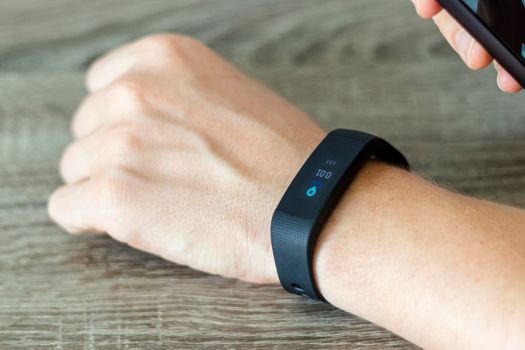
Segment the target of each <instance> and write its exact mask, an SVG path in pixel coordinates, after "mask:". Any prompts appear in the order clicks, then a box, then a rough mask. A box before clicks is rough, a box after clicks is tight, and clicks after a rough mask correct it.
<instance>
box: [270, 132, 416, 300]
mask: <svg viewBox="0 0 525 350" xmlns="http://www.w3.org/2000/svg"><path fill="white" fill-rule="evenodd" d="M370 158H375V159H378V160H381V161H384V162H387V163H391V164H394V165H397V166H400V167H403V168H406V169H408V162H407V161H406V159H405V157H404V156H403V155H402V154H401V153H400V152H399V151H398V150H396V149H395V148H394V147H393V146H391V145H390V144H389V143H388V142H386V141H384V140H383V139H380V138H378V137H375V136H372V135H369V134H366V133H363V132H359V131H353V130H344V129H338V130H334V131H332V132H330V133H329V134H328V135H327V136H326V137H325V139H324V140H323V141H322V142H321V143H320V144H319V146H317V148H316V149H315V151H314V152H313V153H312V154H311V155H310V157H309V158H308V160H307V161H306V162H305V163H304V165H303V166H302V168H301V170H299V173H297V175H296V176H295V178H294V179H293V181H292V183H291V184H290V186H289V187H288V189H287V190H286V192H285V193H284V196H283V198H282V199H281V201H280V202H279V205H278V206H277V209H276V210H275V212H274V214H273V218H272V224H271V235H272V249H273V255H274V258H275V264H276V266H277V273H278V274H279V279H280V281H281V284H282V286H283V287H284V289H286V290H287V291H289V292H291V293H295V294H302V295H304V296H308V297H310V298H313V299H319V300H324V298H323V297H322V295H321V294H320V293H319V290H318V289H317V287H316V284H315V281H314V276H313V269H312V255H313V250H314V246H315V242H316V241H317V237H318V235H319V232H320V231H321V229H322V227H323V224H324V222H325V221H326V219H327V218H328V216H329V215H330V213H331V211H332V210H333V208H334V207H335V206H336V204H337V203H338V201H339V199H340V198H341V196H342V195H343V193H344V191H345V190H346V189H347V188H348V186H349V185H350V183H351V182H352V180H353V178H354V177H355V175H356V174H357V172H358V171H359V169H360V168H361V167H362V165H363V164H364V162H365V161H366V160H368V159H370Z"/></svg>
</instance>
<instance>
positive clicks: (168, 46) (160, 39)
mask: <svg viewBox="0 0 525 350" xmlns="http://www.w3.org/2000/svg"><path fill="white" fill-rule="evenodd" d="M142 44H143V45H144V47H145V48H146V49H147V50H149V51H150V52H155V53H156V57H157V58H158V60H159V61H160V62H161V63H166V64H173V63H175V64H178V65H184V64H185V63H190V61H191V59H189V56H188V52H190V51H195V50H197V49H199V48H200V47H203V46H204V45H203V44H202V43H201V42H199V41H198V40H196V39H194V38H191V37H188V36H185V35H181V34H154V35H150V36H148V37H146V38H144V39H142Z"/></svg>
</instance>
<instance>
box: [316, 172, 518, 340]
mask: <svg viewBox="0 0 525 350" xmlns="http://www.w3.org/2000/svg"><path fill="white" fill-rule="evenodd" d="M524 227H525V213H524V212H523V211H522V210H519V209H515V208H509V207H505V206H502V205H497V204H492V203H488V202H484V201H480V200H476V199H472V198H467V197H464V196H461V195H458V194H455V193H452V192H449V191H446V190H444V189H441V188H439V187H437V186H434V185H432V184H430V183H428V182H426V181H424V180H423V179H421V178H419V177H417V176H416V175H414V174H410V173H408V172H405V171H402V170H398V169H395V168H393V167H390V166H387V165H382V164H377V163H372V162H370V164H368V165H367V166H366V167H365V168H364V169H363V171H362V172H361V173H360V175H359V176H358V177H357V179H356V180H355V181H354V183H353V184H352V185H351V187H350V190H349V191H348V192H347V193H346V194H345V196H344V197H343V199H342V201H341V202H340V205H339V206H338V208H337V209H336V211H335V212H334V213H333V215H332V216H331V218H330V220H329V221H328V223H327V225H326V226H325V228H324V230H323V233H322V234H321V236H320V238H319V242H318V244H317V248H316V253H315V273H316V279H317V283H318V285H319V288H320V290H321V292H322V294H323V295H324V296H325V297H326V298H327V300H328V301H329V302H330V303H332V304H334V305H335V306H337V307H340V308H342V309H344V310H346V311H348V312H351V313H354V314H356V315H359V316H361V317H363V318H366V319H368V320H371V321H373V322H375V323H377V324H380V325H382V326H384V327H386V328H388V329H390V330H392V331H394V332H396V333H398V334H400V335H402V336H404V337H405V338H407V339H409V340H411V341H413V342H415V343H417V344H419V345H421V346H424V347H425V348H454V349H456V348H473V349H474V348H475V349H481V348H487V349H494V348H503V347H505V346H504V345H505V343H503V342H508V343H506V345H507V346H506V347H505V348H518V347H519V346H518V342H519V344H520V345H521V347H523V346H524V344H525V334H524V331H523V329H525V318H524V317H523V313H524V312H525V303H524V301H523V299H524V296H525V283H524V282H523V278H522V277H523V273H524V272H525V234H524V232H523V230H524ZM511 345H512V346H511Z"/></svg>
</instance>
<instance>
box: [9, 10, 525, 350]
mask: <svg viewBox="0 0 525 350" xmlns="http://www.w3.org/2000/svg"><path fill="white" fill-rule="evenodd" d="M156 31H178V32H183V33H186V34H190V35H193V36H196V37H198V38H200V39H202V40H204V41H205V42H207V43H208V44H209V45H210V46H211V47H213V48H214V49H216V50H218V51H219V52H220V53H222V54H223V55H224V56H225V57H227V58H228V59H229V60H231V61H233V62H235V63H236V64H237V65H239V66H240V67H241V68H242V69H243V70H244V71H246V72H248V73H249V74H251V75H254V76H256V77H258V78H259V79H261V80H263V81H264V82H266V83H267V84H268V85H270V86H271V87H273V88H275V89H277V90H278V91H279V92H281V93H282V94H284V95H285V96H287V97H288V98H289V99H291V100H292V101H294V102H295V103H296V104H298V105H299V106H301V107H302V108H303V109H305V110H306V111H307V112H309V113H310V114H311V115H312V116H314V118H315V119H317V120H318V121H319V122H320V123H321V124H322V125H323V126H324V127H326V128H333V127H351V128H358V129H363V130H369V131H371V132H375V133H378V134H381V135H384V136H385V137H388V138H389V139H392V140H393V141H394V143H396V144H397V145H399V147H400V148H401V149H402V150H403V151H404V152H405V153H406V154H407V155H408V157H409V159H411V161H412V163H413V166H414V168H415V169H416V171H419V172H421V173H422V174H425V175H427V176H429V177H432V178H434V179H435V180H436V181H438V182H440V183H442V184H445V185H447V186H450V187H452V188H455V189H457V190H459V191H463V192H466V193H468V194H471V195H475V196H479V197H483V198H488V199H493V200H498V201H502V202H506V203H510V204H514V205H519V206H524V205H525V186H524V185H525V154H524V153H523V149H524V146H525V137H524V136H525V113H524V112H523V103H522V101H521V96H507V95H503V94H502V93H500V92H499V91H497V88H496V85H495V82H494V73H493V72H492V71H490V70H488V71H485V72H483V73H470V72H468V71H467V69H466V68H464V67H463V66H462V65H461V64H460V63H459V60H458V59H457V58H456V57H455V55H454V54H453V53H452V52H451V50H450V49H449V48H448V47H447V46H446V44H445V43H444V41H443V39H442V38H441V37H440V36H439V34H438V33H437V31H436V30H435V29H434V28H433V26H432V25H431V24H425V23H420V22H419V21H418V19H417V18H416V17H415V15H414V13H413V9H412V8H411V5H410V4H409V2H408V1H406V2H393V1H390V0H376V1H373V2H371V1H367V0H353V1H346V0H331V1H329V2H327V1H321V0H304V1H303V0H301V1H299V0H295V1H277V0H264V1H257V2H246V1H241V0H231V1H230V0H217V1H213V2H211V1H205V0H194V1H192V0H186V1H180V0H179V1H173V0H149V1H147V2H144V1H138V0H133V1H128V0H114V1H111V2H108V1H105V0H95V1H90V2H84V1H70V0H52V1H46V2H43V1H37V0H6V1H2V2H0V348H10V349H12V348H24V349H26V348H31V349H40V348H42V349H43V348H46V349H47V348H50V347H53V348H57V349H60V348H62V349H69V348H86V349H89V348H101V349H104V348H107V349H115V348H118V349H134V348H137V349H138V348H141V349H144V348H146V349H155V348H165V347H173V348H192V349H195V348H247V347H249V348H269V347H275V348H280V347H287V348H301V347H303V348H313V347H315V348H352V349H386V348H388V349H395V348H399V349H412V348H415V347H414V346H413V345H411V344H409V343H407V342H406V341H404V340H402V339H400V338H398V337H396V336H395V335H392V334H391V333H389V332H387V331H385V330H383V329H381V328H379V327H377V326H375V325H372V324H370V323H367V322H366V321H363V320H360V319H359V318H357V317H353V316H351V315H347V314H345V313H343V312H341V311H338V310H336V309H334V308H332V307H330V306H328V305H322V304H318V303H314V302H305V301H304V300H302V299H299V298H295V297H294V296H290V295H287V294H286V293H284V292H282V291H281V290H280V288H278V287H276V286H256V285H251V284H248V283H243V282H239V281H233V280H228V279H224V278H220V277H216V276H208V275H205V274H202V273H198V272H195V271H192V270H190V269H187V268H185V267H180V266H176V265H174V264H171V263H168V262H165V261H163V260H161V259H158V258H155V257H152V256H149V255H147V254H144V253H140V252H137V251H134V250H131V249H129V248H127V247H126V246H123V245H121V244H119V243H116V242H113V241H111V240H110V239H108V238H105V237H71V236H68V235H65V234H63V233H62V232H60V230H59V229H58V228H57V227H56V226H54V225H53V224H52V223H51V222H50V221H49V219H48V218H47V215H46V201H47V197H48V195H49V193H51V191H52V190H53V189H54V188H55V187H57V186H58V185H59V184H60V180H59V177H58V174H57V171H56V164H57V162H58V160H59V157H60V153H61V151H62V149H63V148H64V146H65V145H66V144H67V143H68V142H69V140H70V136H69V135H68V130H69V125H68V124H69V119H70V116H71V114H72V113H73V111H74V109H75V107H76V105H77V104H78V103H79V101H80V100H81V99H82V96H83V94H84V89H83V87H82V79H83V77H82V75H83V73H82V72H83V70H84V69H85V67H86V65H87V64H88V63H89V62H91V61H92V60H93V58H94V57H96V56H98V55H100V54H101V53H102V52H104V51H106V50H108V49H110V48H111V47H114V46H115V45H117V44H120V43H123V42H126V41H129V40H132V39H135V38H138V37H140V36H142V35H145V34H147V33H151V32H156Z"/></svg>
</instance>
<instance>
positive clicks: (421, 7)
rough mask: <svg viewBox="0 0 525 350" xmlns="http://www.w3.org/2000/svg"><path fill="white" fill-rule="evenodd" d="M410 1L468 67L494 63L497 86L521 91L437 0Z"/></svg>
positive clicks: (510, 77)
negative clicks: (431, 22) (429, 20)
mask: <svg viewBox="0 0 525 350" xmlns="http://www.w3.org/2000/svg"><path fill="white" fill-rule="evenodd" d="M412 2H413V3H414V6H415V7H416V11H417V13H418V14H419V16H420V17H421V18H424V19H430V18H432V19H433V20H434V23H436V25H437V27H438V28H439V30H440V31H441V33H442V34H443V36H444V37H445V39H446V40H447V41H448V43H449V44H450V46H451V47H452V48H453V49H454V50H455V51H456V52H457V53H458V55H459V56H460V57H461V59H462V60H463V62H465V64H466V65H467V66H468V67H469V68H470V69H474V70H478V69H481V68H484V67H486V66H488V65H489V64H491V63H494V68H495V69H496V71H497V80H496V81H497V83H498V86H499V88H500V89H501V90H502V91H505V92H510V93H517V92H519V91H521V89H522V88H521V86H520V84H519V83H518V82H516V80H514V78H513V77H512V76H511V75H510V74H509V73H508V72H507V71H506V70H505V69H503V68H502V67H501V66H500V65H499V64H498V63H497V62H496V61H494V60H493V59H492V57H491V56H490V54H489V53H488V52H487V51H486V50H485V49H484V48H483V47H482V46H481V45H480V44H479V43H478V42H476V41H475V40H474V39H473V38H472V37H471V36H470V34H469V33H467V31H465V29H463V28H462V27H461V26H460V25H459V24H458V23H457V22H456V20H455V19H454V18H452V17H451V16H450V15H449V14H448V13H447V12H446V11H444V10H443V9H442V7H441V5H439V3H438V1H437V0H412Z"/></svg>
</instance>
